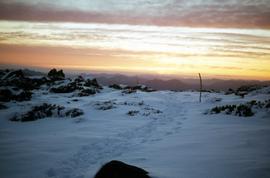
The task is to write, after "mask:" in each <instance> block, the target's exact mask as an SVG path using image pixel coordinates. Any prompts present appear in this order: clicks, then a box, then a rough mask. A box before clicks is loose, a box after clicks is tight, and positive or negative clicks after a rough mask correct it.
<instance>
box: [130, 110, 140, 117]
mask: <svg viewBox="0 0 270 178" xmlns="http://www.w3.org/2000/svg"><path fill="white" fill-rule="evenodd" d="M139 112H140V111H128V113H127V115H129V116H135V115H137V114H138V113H139Z"/></svg>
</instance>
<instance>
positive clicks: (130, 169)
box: [94, 160, 150, 178]
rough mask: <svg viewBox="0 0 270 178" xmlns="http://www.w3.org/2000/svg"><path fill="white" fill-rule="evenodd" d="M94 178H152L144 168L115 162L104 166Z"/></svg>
mask: <svg viewBox="0 0 270 178" xmlns="http://www.w3.org/2000/svg"><path fill="white" fill-rule="evenodd" d="M94 178H150V176H149V175H148V172H147V171H145V170H144V169H142V168H139V167H135V166H132V165H128V164H126V163H123V162H121V161H114V160H113V161H110V162H109V163H107V164H105V165H104V166H102V167H101V169H100V170H99V171H98V172H97V174H96V175H95V177H94Z"/></svg>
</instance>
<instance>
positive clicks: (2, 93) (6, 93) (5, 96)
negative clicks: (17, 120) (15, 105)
mask: <svg viewBox="0 0 270 178" xmlns="http://www.w3.org/2000/svg"><path fill="white" fill-rule="evenodd" d="M12 99H13V94H12V92H11V91H10V90H9V89H1V90H0V101H3V102H9V101H10V100H12Z"/></svg>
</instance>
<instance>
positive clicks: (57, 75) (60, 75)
mask: <svg viewBox="0 0 270 178" xmlns="http://www.w3.org/2000/svg"><path fill="white" fill-rule="evenodd" d="M48 78H49V79H51V80H52V81H57V80H64V79H65V74H64V72H63V70H59V71H57V70H56V69H52V70H50V71H49V73H48Z"/></svg>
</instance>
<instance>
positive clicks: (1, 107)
mask: <svg viewBox="0 0 270 178" xmlns="http://www.w3.org/2000/svg"><path fill="white" fill-rule="evenodd" d="M7 108H8V107H7V106H6V105H3V104H1V103H0V110H1V109H7Z"/></svg>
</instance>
